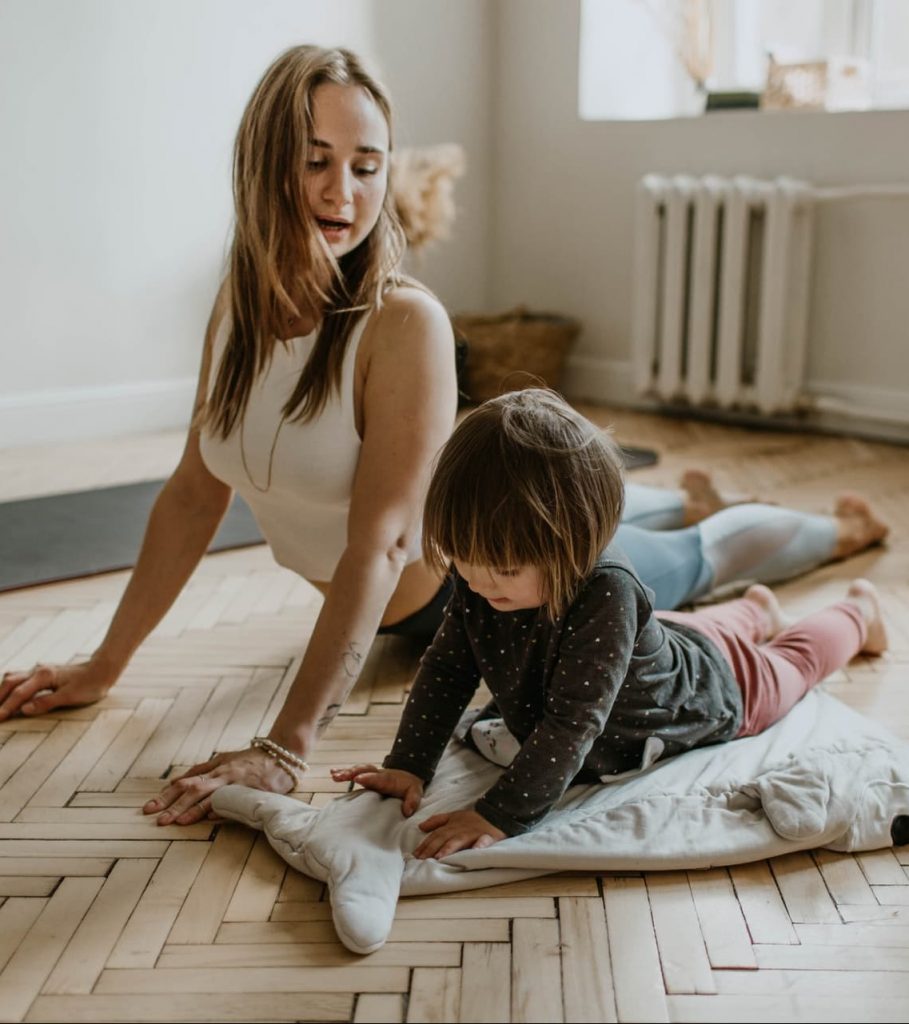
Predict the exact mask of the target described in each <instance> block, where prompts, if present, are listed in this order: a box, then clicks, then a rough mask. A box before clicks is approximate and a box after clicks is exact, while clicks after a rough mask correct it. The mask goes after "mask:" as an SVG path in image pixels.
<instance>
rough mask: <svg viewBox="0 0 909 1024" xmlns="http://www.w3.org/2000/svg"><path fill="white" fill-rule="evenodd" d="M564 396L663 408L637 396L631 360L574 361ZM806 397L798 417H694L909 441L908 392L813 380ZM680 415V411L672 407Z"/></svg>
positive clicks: (712, 412) (586, 358)
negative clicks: (807, 404)
mask: <svg viewBox="0 0 909 1024" xmlns="http://www.w3.org/2000/svg"><path fill="white" fill-rule="evenodd" d="M562 389H563V391H564V392H565V394H566V395H567V396H568V397H570V398H573V399H576V400H578V401H589V402H602V403H603V404H605V405H616V406H625V407H627V408H635V409H650V410H658V409H659V408H661V404H660V403H658V402H655V401H653V400H651V399H647V398H642V397H641V396H639V395H637V394H635V391H634V387H633V385H632V370H631V363H630V361H628V360H619V359H602V358H598V357H596V356H573V357H570V358H569V360H568V363H567V365H566V367H565V372H564V374H563V376H562ZM805 393H806V395H807V396H808V397H809V399H810V400H811V402H813V408H812V409H811V410H810V411H808V412H806V413H804V414H803V415H801V416H798V417H779V418H777V417H761V416H757V415H749V414H738V413H729V414H727V413H723V412H717V411H715V410H706V409H705V410H703V411H699V410H698V409H697V408H695V407H692V408H691V415H692V416H697V415H704V416H708V417H709V418H711V419H714V418H716V419H728V420H730V421H732V420H735V421H739V422H743V423H751V424H755V425H760V424H762V423H766V424H767V425H768V426H778V427H788V428H792V429H799V427H802V428H803V429H814V430H823V431H830V432H835V433H848V434H855V435H857V436H861V437H868V438H877V439H880V440H885V441H897V442H901V443H905V442H907V441H909V390H896V389H891V388H875V387H867V386H864V385H860V384H845V383H842V382H839V381H827V380H810V381H808V382H807V383H806V385H805ZM672 411H673V412H674V413H678V412H680V411H682V410H681V407H680V406H672Z"/></svg>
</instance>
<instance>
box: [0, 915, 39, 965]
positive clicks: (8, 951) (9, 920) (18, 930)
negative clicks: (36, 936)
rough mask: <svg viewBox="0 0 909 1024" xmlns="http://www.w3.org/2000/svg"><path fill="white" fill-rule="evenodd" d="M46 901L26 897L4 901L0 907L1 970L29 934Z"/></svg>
mask: <svg viewBox="0 0 909 1024" xmlns="http://www.w3.org/2000/svg"><path fill="white" fill-rule="evenodd" d="M46 903H47V900H44V899H25V898H22V899H17V898H12V899H8V900H5V901H4V903H3V906H2V907H0V971H2V970H3V968H4V967H6V965H7V963H9V960H10V957H11V956H12V955H13V954H14V953H15V952H16V950H17V949H18V948H19V945H20V944H21V942H22V940H23V939H24V938H25V936H26V935H28V933H29V931H30V929H31V927H32V925H33V924H34V923H35V921H36V920H37V918H38V915H39V914H40V913H41V912H42V910H44V907H45V905H46Z"/></svg>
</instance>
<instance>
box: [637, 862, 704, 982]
mask: <svg viewBox="0 0 909 1024" xmlns="http://www.w3.org/2000/svg"><path fill="white" fill-rule="evenodd" d="M645 880H646V883H647V895H648V897H649V899H650V912H651V915H652V917H653V930H654V934H655V935H656V941H657V948H658V949H659V955H660V963H661V964H662V967H663V983H664V985H665V987H666V991H667V993H670V994H673V995H681V994H684V993H688V994H690V995H700V994H705V993H711V992H715V991H716V986H715V985H714V983H713V974H712V972H711V969H710V961H709V959H708V958H707V949H706V946H705V945H704V937H703V935H702V934H701V925H700V922H699V921H698V916H697V913H696V911H695V909H694V901H693V900H692V898H691V887H690V886H689V884H688V875H687V874H686V872H684V871H665V872H659V873H657V872H652V873H649V874H647V875H646V876H645Z"/></svg>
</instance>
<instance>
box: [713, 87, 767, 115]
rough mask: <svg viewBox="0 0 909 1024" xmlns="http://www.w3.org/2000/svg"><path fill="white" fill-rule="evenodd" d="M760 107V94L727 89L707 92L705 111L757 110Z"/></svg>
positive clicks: (744, 90)
mask: <svg viewBox="0 0 909 1024" xmlns="http://www.w3.org/2000/svg"><path fill="white" fill-rule="evenodd" d="M760 105H761V94H760V93H759V92H751V91H749V90H746V89H729V90H725V91H719V92H708V93H707V102H706V104H705V106H704V109H705V110H757V109H758V108H759V107H760Z"/></svg>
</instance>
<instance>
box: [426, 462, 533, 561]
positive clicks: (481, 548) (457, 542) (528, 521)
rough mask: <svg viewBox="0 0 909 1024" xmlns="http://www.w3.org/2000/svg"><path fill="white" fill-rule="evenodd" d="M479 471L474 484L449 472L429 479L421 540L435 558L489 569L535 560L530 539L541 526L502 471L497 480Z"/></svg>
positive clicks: (531, 539) (522, 497)
mask: <svg viewBox="0 0 909 1024" xmlns="http://www.w3.org/2000/svg"><path fill="white" fill-rule="evenodd" d="M479 475H480V476H481V477H484V478H485V479H482V480H476V479H475V480H474V481H473V483H474V485H475V486H473V487H470V486H464V484H465V483H466V482H467V481H465V480H464V478H463V477H461V478H460V479H458V477H457V476H454V475H453V476H451V477H449V478H448V479H447V480H442V479H438V478H437V479H436V481H434V487H433V488H432V490H433V492H434V493H432V494H431V498H430V501H429V502H428V504H427V507H426V519H425V522H424V529H425V534H424V541H425V542H426V544H427V546H428V547H429V549H430V550H431V552H432V554H433V556H434V560H435V561H436V562H437V564H438V563H439V562H441V561H442V560H445V561H446V563H447V560H449V559H457V560H458V561H460V562H466V563H467V564H468V565H481V566H486V567H488V568H491V569H518V568H520V567H521V566H523V565H536V564H539V561H540V556H541V552H540V551H539V550H538V546H537V545H536V544H534V540H535V539H536V535H537V534H538V533H539V526H540V524H539V521H538V518H537V517H536V516H535V515H534V514H533V513H532V511H531V510H530V509H529V508H528V507H527V505H526V502H525V500H524V496H523V495H520V494H518V493H515V491H516V489H515V487H514V483H513V481H510V480H508V479H507V475H503V476H502V477H500V478H499V479H497V480H495V479H494V478H493V475H492V474H487V473H481V474H479Z"/></svg>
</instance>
